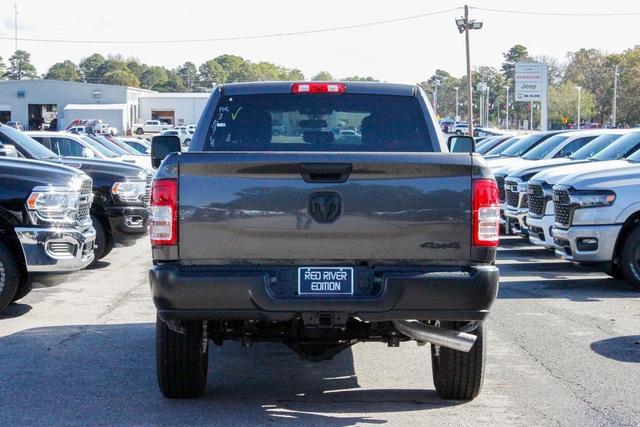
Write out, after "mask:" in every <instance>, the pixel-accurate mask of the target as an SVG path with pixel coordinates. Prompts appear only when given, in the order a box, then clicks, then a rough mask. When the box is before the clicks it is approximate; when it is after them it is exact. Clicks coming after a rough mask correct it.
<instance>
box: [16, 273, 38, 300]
mask: <svg viewBox="0 0 640 427" xmlns="http://www.w3.org/2000/svg"><path fill="white" fill-rule="evenodd" d="M32 290H33V282H32V281H31V276H29V273H23V274H21V276H20V280H19V285H18V290H17V291H16V294H15V295H14V296H13V301H12V302H16V301H19V300H21V299H22V298H24V297H26V296H27V295H29V293H30V292H31V291H32Z"/></svg>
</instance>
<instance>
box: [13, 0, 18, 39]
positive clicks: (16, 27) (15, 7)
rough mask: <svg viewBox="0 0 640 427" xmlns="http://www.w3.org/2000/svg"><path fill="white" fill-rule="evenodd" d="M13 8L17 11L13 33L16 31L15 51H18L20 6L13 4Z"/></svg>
mask: <svg viewBox="0 0 640 427" xmlns="http://www.w3.org/2000/svg"><path fill="white" fill-rule="evenodd" d="M13 8H14V10H15V15H14V19H13V31H14V41H15V50H16V51H17V50H18V5H17V4H15V3H14V4H13Z"/></svg>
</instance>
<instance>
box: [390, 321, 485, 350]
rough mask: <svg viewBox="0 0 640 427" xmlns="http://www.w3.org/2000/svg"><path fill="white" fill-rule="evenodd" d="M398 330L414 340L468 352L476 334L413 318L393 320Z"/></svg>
mask: <svg viewBox="0 0 640 427" xmlns="http://www.w3.org/2000/svg"><path fill="white" fill-rule="evenodd" d="M392 323H393V326H395V327H396V329H397V330H398V331H400V332H401V333H403V334H404V335H406V336H408V337H409V338H413V339H414V340H416V341H423V342H430V343H432V344H435V345H439V346H442V347H447V348H451V349H453V350H457V351H463V352H465V353H468V352H469V350H471V347H473V344H474V343H475V342H476V338H477V337H476V336H475V335H473V334H468V333H466V332H461V331H454V330H452V329H444V328H437V327H435V326H431V325H427V324H425V323H421V322H418V321H415V320H394V321H393V322H392Z"/></svg>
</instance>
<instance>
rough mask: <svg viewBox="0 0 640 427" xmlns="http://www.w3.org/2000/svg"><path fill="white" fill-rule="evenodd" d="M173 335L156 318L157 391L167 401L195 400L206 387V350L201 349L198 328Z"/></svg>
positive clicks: (193, 326)
mask: <svg viewBox="0 0 640 427" xmlns="http://www.w3.org/2000/svg"><path fill="white" fill-rule="evenodd" d="M184 326H185V329H186V331H185V332H186V333H185V334H184V335H183V334H180V333H178V332H174V331H172V330H171V329H169V327H168V326H167V324H166V323H165V322H163V321H162V320H161V319H160V317H156V368H157V375H158V385H159V386H160V391H162V394H164V396H165V397H168V398H169V399H187V398H194V397H199V396H201V395H202V393H204V389H205V387H206V385H207V367H208V356H209V347H208V346H207V347H206V348H204V349H203V336H202V324H201V323H190V324H185V325H184Z"/></svg>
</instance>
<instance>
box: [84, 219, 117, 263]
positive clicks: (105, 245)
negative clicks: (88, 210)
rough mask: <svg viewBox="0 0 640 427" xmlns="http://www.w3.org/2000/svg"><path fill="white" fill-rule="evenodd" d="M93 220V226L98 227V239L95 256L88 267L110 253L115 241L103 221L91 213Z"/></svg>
mask: <svg viewBox="0 0 640 427" xmlns="http://www.w3.org/2000/svg"><path fill="white" fill-rule="evenodd" d="M91 222H92V224H93V228H95V229H96V241H95V246H94V248H93V255H94V258H93V261H91V264H89V265H88V267H93V266H94V265H95V264H96V263H97V262H98V261H99V260H101V259H102V258H104V257H106V256H107V255H109V252H111V250H112V249H113V243H112V242H111V240H110V239H109V236H108V235H107V231H106V230H105V228H104V225H102V222H101V221H100V220H99V219H98V218H97V217H96V216H94V215H91Z"/></svg>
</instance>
